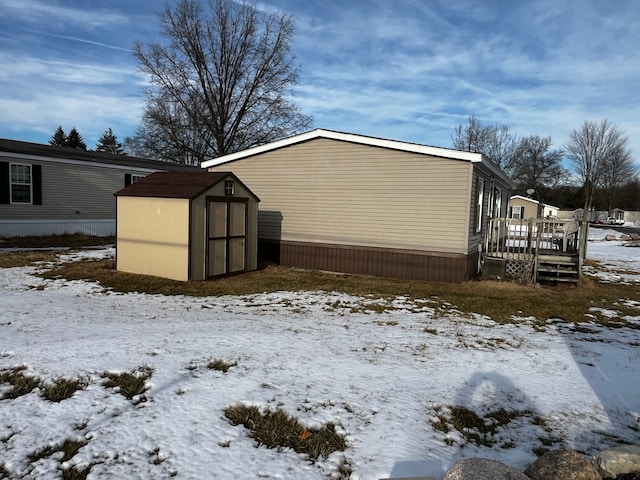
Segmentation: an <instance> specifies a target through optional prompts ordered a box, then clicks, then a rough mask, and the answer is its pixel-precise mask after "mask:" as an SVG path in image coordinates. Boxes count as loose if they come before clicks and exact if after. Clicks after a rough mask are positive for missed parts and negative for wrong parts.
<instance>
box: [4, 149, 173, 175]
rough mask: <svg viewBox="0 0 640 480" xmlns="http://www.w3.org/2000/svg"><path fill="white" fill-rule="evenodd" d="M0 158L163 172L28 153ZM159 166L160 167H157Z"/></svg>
mask: <svg viewBox="0 0 640 480" xmlns="http://www.w3.org/2000/svg"><path fill="white" fill-rule="evenodd" d="M0 158H8V159H9V162H11V160H16V161H15V162H11V163H19V162H34V161H35V162H51V163H66V164H70V165H84V166H91V167H96V168H110V169H112V170H128V171H132V170H135V171H138V172H150V173H153V172H160V171H164V170H161V169H160V168H149V167H134V166H130V165H116V164H115V163H106V162H93V161H92V162H88V161H86V160H75V159H69V158H59V157H45V156H43V155H32V154H29V153H14V152H0ZM158 166H160V165H158Z"/></svg>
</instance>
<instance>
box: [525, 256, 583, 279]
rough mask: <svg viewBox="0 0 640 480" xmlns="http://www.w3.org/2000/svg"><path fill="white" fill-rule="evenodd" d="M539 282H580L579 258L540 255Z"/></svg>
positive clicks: (537, 275)
mask: <svg viewBox="0 0 640 480" xmlns="http://www.w3.org/2000/svg"><path fill="white" fill-rule="evenodd" d="M536 280H537V281H538V282H551V283H553V282H556V283H557V282H561V283H576V284H577V283H579V281H580V272H579V266H578V262H577V259H574V258H573V257H566V256H558V255H540V256H539V257H538V265H537V268H536Z"/></svg>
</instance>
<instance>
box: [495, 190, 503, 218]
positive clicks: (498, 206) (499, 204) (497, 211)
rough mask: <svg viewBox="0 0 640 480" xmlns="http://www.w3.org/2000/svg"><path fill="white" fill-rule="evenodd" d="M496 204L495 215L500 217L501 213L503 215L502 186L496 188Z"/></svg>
mask: <svg viewBox="0 0 640 480" xmlns="http://www.w3.org/2000/svg"><path fill="white" fill-rule="evenodd" d="M495 204H496V208H495V212H494V215H493V216H494V217H497V218H500V215H502V190H501V189H500V188H496V194H495Z"/></svg>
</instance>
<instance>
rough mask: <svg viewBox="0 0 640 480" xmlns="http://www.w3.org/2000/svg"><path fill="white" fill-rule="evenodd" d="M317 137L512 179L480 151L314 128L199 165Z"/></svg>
mask: <svg viewBox="0 0 640 480" xmlns="http://www.w3.org/2000/svg"><path fill="white" fill-rule="evenodd" d="M318 138H326V139H331V140H338V141H343V142H350V143H357V144H360V145H367V146H371V147H381V148H388V149H391V150H398V151H403V152H410V153H418V154H421V155H430V156H434V157H441V158H448V159H452V160H460V161H466V162H470V163H481V164H483V165H485V166H486V167H487V168H489V169H490V170H491V171H492V172H493V173H494V174H496V175H498V176H500V177H502V178H503V179H504V180H505V181H506V182H507V183H508V184H510V183H511V181H510V180H509V179H508V178H507V177H506V175H505V174H504V173H503V172H502V171H501V170H500V169H499V168H498V167H497V166H496V165H495V164H494V163H493V162H491V161H490V160H489V159H487V158H486V157H485V156H484V155H482V154H481V153H474V152H465V151H461V150H453V149H450V148H442V147H432V146H429V145H422V144H418V143H410V142H402V141H399V140H389V139H384V138H377V137H369V136H366V135H357V134H353V133H344V132H337V131H334V130H325V129H321V128H317V129H315V130H311V131H309V132H305V133H301V134H298V135H294V136H292V137H288V138H284V139H282V140H277V141H275V142H271V143H267V144H265V145H260V146H257V147H253V148H249V149H246V150H242V151H240V152H236V153H230V154H228V155H223V156H221V157H218V158H214V159H212V160H207V161H205V162H202V164H201V165H200V166H201V167H202V168H209V167H214V166H218V165H223V164H226V163H229V162H233V161H235V160H240V159H243V158H247V157H251V156H254V155H259V154H261V153H266V152H270V151H273V150H277V149H280V148H285V147H288V146H291V145H295V144H298V143H302V142H308V141H310V140H315V139H318Z"/></svg>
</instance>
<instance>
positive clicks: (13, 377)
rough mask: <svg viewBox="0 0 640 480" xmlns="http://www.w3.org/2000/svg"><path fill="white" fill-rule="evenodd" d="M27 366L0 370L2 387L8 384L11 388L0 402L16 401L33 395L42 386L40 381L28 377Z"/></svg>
mask: <svg viewBox="0 0 640 480" xmlns="http://www.w3.org/2000/svg"><path fill="white" fill-rule="evenodd" d="M26 369H27V367H26V366H24V365H20V366H18V367H13V368H9V369H5V370H0V385H2V384H3V383H8V384H9V385H10V386H11V388H10V389H9V390H8V391H7V392H5V393H4V395H2V397H0V400H5V399H15V398H18V397H21V396H23V395H26V394H28V393H31V392H32V391H33V390H34V389H35V388H37V387H39V386H40V379H38V378H37V377H34V376H31V375H26V374H25V373H24V372H25V370H26Z"/></svg>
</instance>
